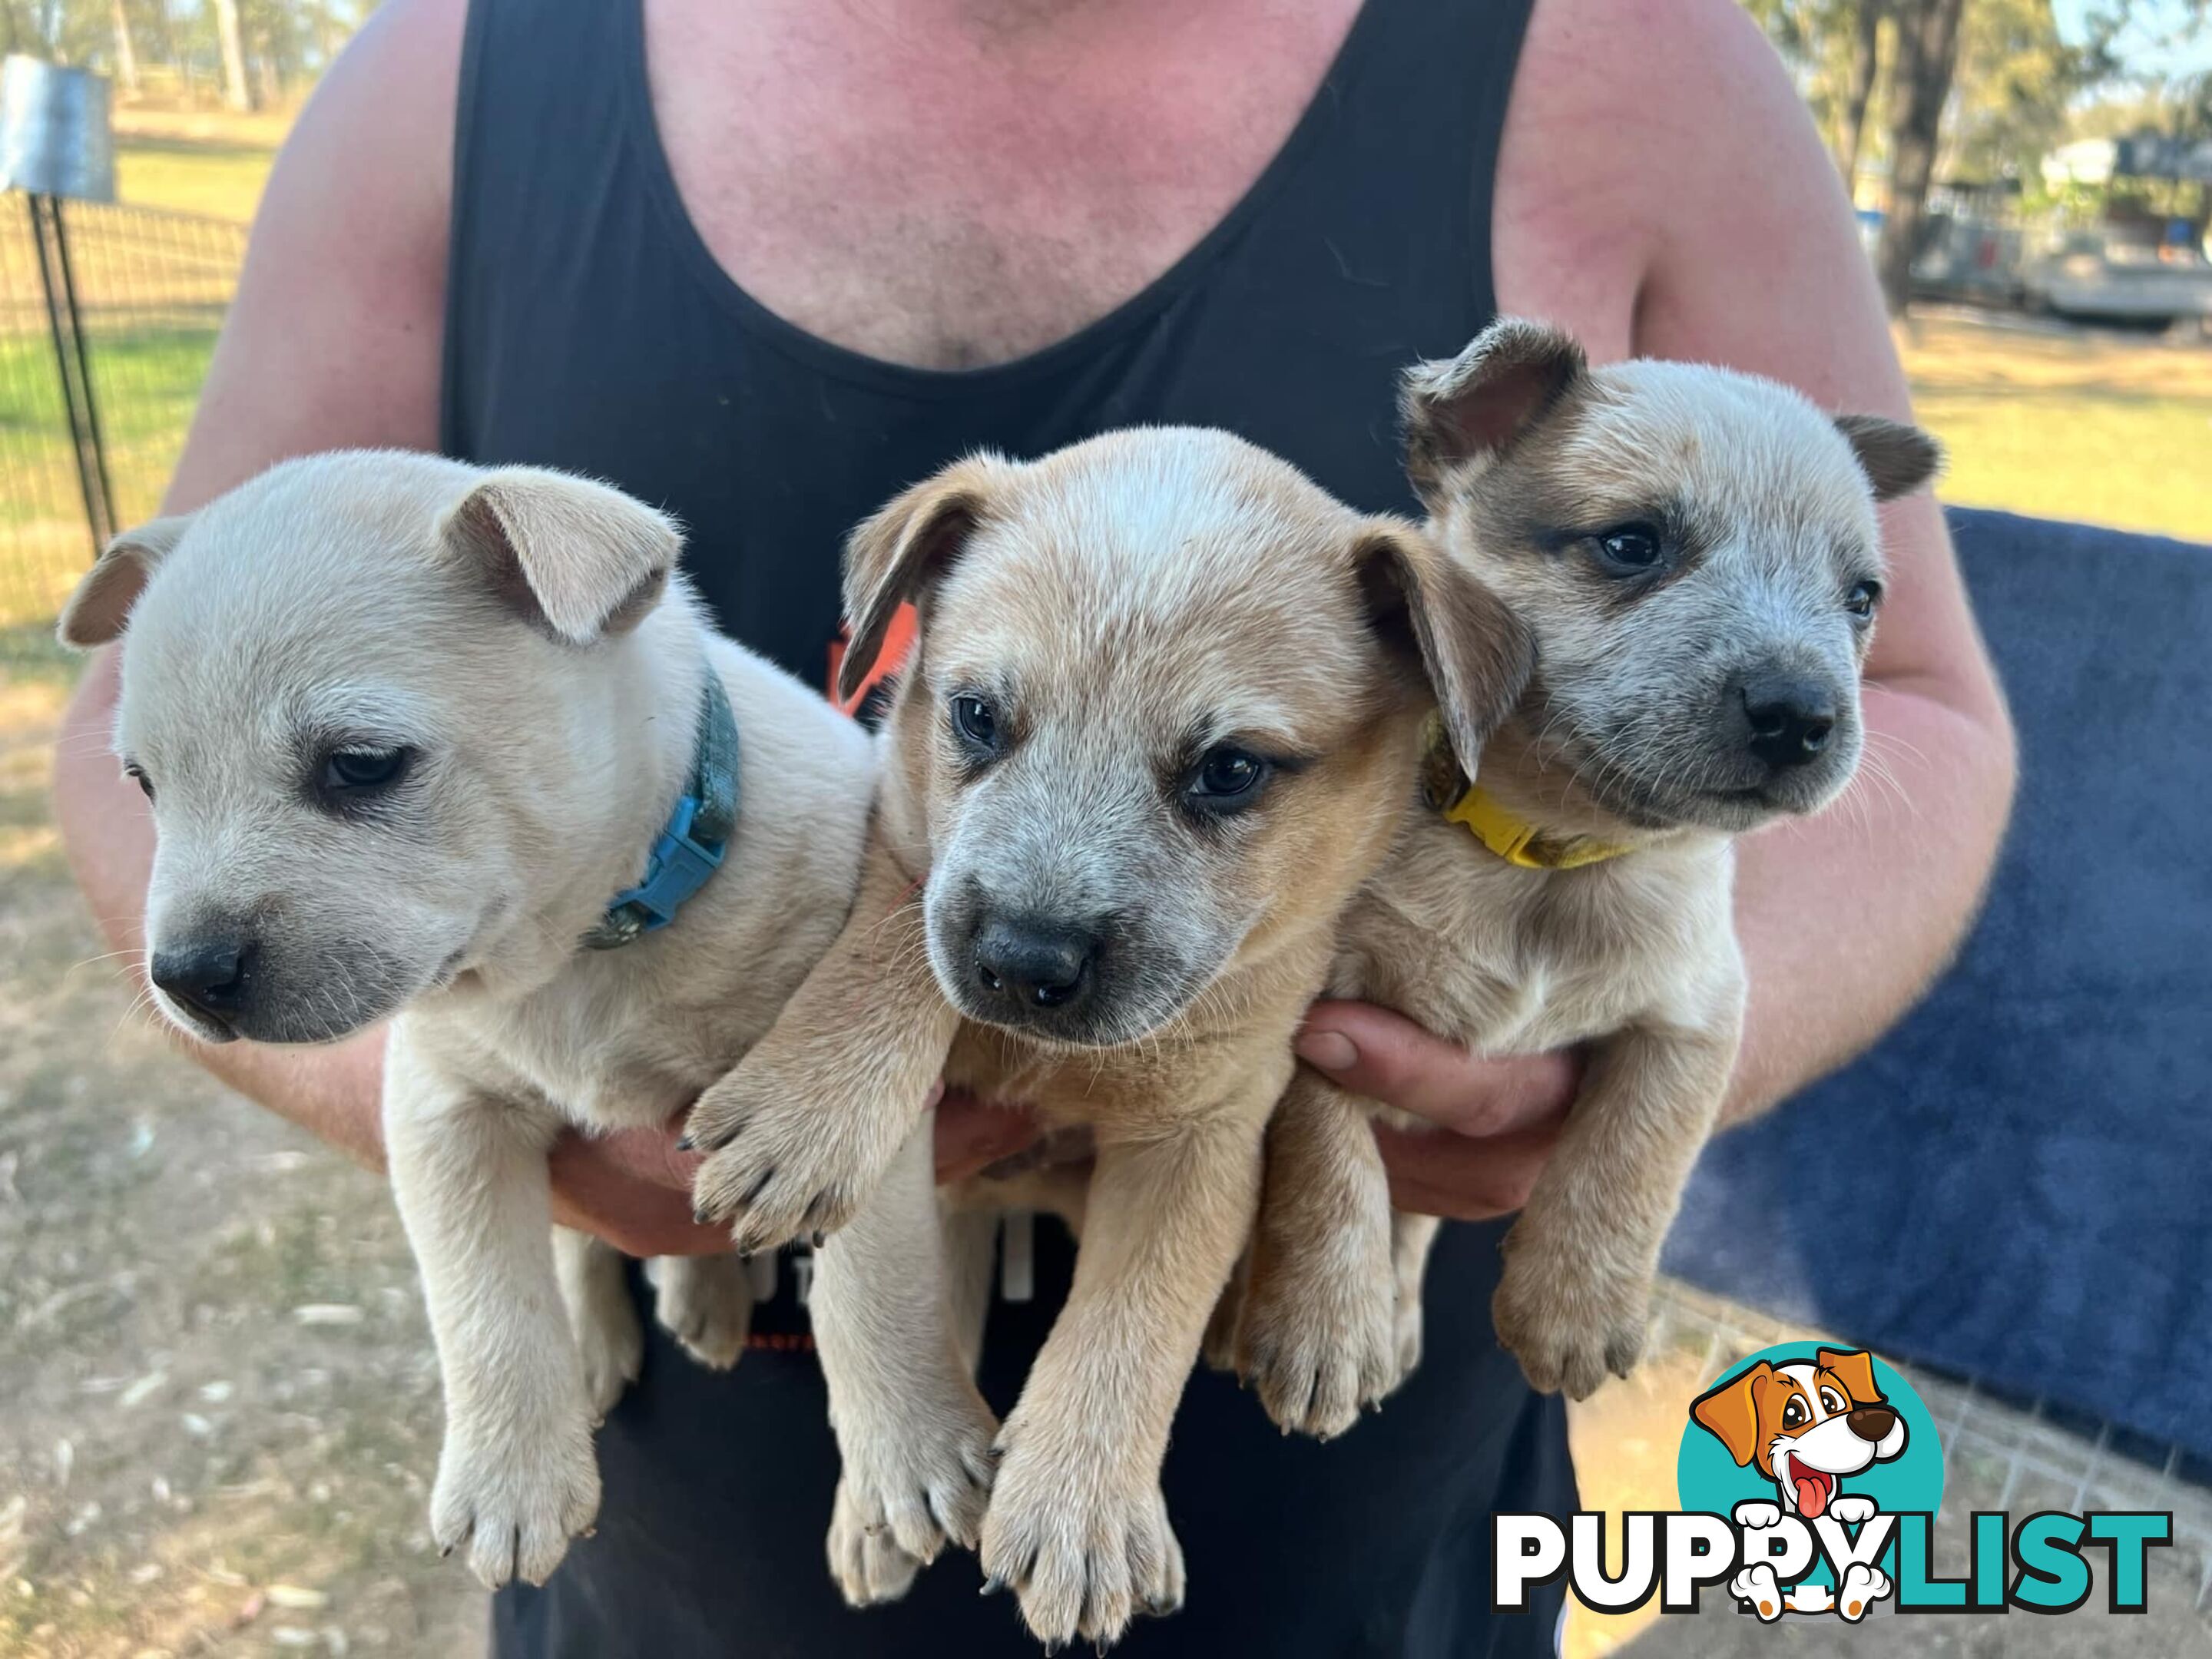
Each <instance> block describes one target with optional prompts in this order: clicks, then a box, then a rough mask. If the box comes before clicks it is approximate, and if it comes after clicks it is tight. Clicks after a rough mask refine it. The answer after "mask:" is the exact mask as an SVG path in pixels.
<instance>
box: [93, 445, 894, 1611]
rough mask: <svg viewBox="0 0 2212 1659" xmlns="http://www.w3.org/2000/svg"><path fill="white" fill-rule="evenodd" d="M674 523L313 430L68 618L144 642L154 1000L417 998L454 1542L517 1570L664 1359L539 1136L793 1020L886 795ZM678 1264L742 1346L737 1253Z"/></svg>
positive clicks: (297, 1030) (142, 747) (213, 1033)
mask: <svg viewBox="0 0 2212 1659" xmlns="http://www.w3.org/2000/svg"><path fill="white" fill-rule="evenodd" d="M679 546H680V544H679V539H678V533H677V531H676V529H675V527H674V526H672V525H671V524H670V523H669V521H668V520H665V518H663V517H662V516H661V515H660V514H659V513H655V512H653V511H652V510H651V509H649V508H647V507H643V506H641V505H640V504H639V503H637V502H635V501H631V500H630V499H629V498H628V497H626V496H624V495H620V494H618V493H617V491H615V490H612V489H607V488H605V486H603V485H599V484H596V483H587V482H586V481H584V480H582V479H579V478H574V477H566V476H563V475H562V474H559V473H555V472H546V471H536V470H533V469H529V468H522V467H506V468H500V469H496V470H493V471H485V470H483V469H480V468H475V467H469V466H464V465H459V464H457V463H454V462H451V461H447V460H441V459H435V458H434V457H430V456H424V455H410V454H403V453H340V454H331V455H322V456H315V457H311V458H309V459H304V460H297V461H292V462H289V463H287V464H285V465H282V466H279V467H276V469H274V470H273V471H269V472H267V473H264V475H262V476H261V477H258V478H257V479H255V480H254V481H252V483H248V484H246V485H244V486H242V487H241V488H240V489H236V490H234V491H233V492H231V493H230V494H229V495H225V496H223V497H222V498H221V499H220V500H218V501H214V502H212V503H210V505H209V506H208V507H205V508H204V509H202V510H201V511H200V512H198V513H194V514H192V515H191V517H189V518H179V519H167V520H157V521H155V523H153V524H149V525H148V526H144V527H143V528H141V529H139V530H136V531H133V532H130V533H128V534H126V535H124V536H122V537H120V538H118V539H117V541H116V542H115V544H114V545H113V546H112V547H111V548H109V549H108V550H107V552H106V555H105V556H103V557H102V558H101V559H100V562H99V563H98V565H97V566H95V567H94V569H93V570H92V572H91V573H90V574H88V576H87V577H86V578H85V580H84V581H83V583H82V586H80V587H79V588H78V590H77V592H76V595H75V596H74V598H72V599H71V600H70V604H69V606H68V608H67V610H66V611H65V612H64V615H63V617H62V622H61V633H62V636H63V638H64V640H66V641H69V642H70V643H72V644H76V645H80V646H88V645H94V644H97V643H100V642H101V641H107V640H111V639H114V638H116V637H117V636H118V635H123V639H124V644H123V690H122V702H121V708H120V711H119V713H118V718H117V721H116V727H115V744H116V749H117V752H118V755H119V756H120V757H121V758H122V761H123V764H124V766H125V769H126V770H127V771H128V772H129V773H130V774H131V775H132V776H133V777H135V778H137V780H138V781H139V782H140V784H141V785H142V786H143V787H144V789H145V791H146V793H147V794H148V795H149V797H150V798H151V799H152V800H153V803H154V817H155V826H156V829H157V830H158V833H159V847H158V851H157V853H156V854H155V863H154V872H153V878H152V883H151V885H150V886H149V890H148V892H147V898H146V945H147V956H148V967H149V974H150V975H151V977H152V980H153V981H154V986H155V1001H156V1002H157V1004H158V1005H159V1006H160V1007H161V1010H162V1012H164V1013H166V1014H167V1016H168V1017H169V1018H171V1019H172V1020H173V1021H174V1022H175V1023H176V1024H178V1025H179V1026H180V1027H181V1028H182V1029H183V1030H185V1031H187V1032H189V1033H191V1035H192V1036H196V1037H197V1038H199V1039H200V1040H202V1041H204V1042H231V1041H233V1040H234V1039H238V1038H245V1039H247V1040H250V1041H253V1042H283V1043H294V1042H328V1041H331V1040H332V1039H335V1038H337V1037H342V1036H346V1035H347V1034H348V1033H349V1032H353V1031H357V1030H361V1029H362V1027H364V1026H367V1025H369V1024H374V1023H375V1022H377V1021H380V1020H385V1019H391V1020H392V1021H393V1024H392V1035H391V1040H390V1042H389V1045H388V1047H387V1048H386V1060H385V1101H384V1121H385V1139H386V1152H387V1155H388V1157H389V1158H390V1162H391V1172H392V1189H393V1192H394V1194H396V1196H397V1197H398V1203H399V1208H400V1212H401V1214H402V1216H403V1218H404V1220H405V1222H406V1225H407V1233H408V1237H409V1240H410V1243H412V1245H413V1246H414V1249H415V1255H416V1263H417V1265H418V1266H419V1267H420V1268H421V1271H422V1284H423V1290H424V1293H425V1296H426V1298H427V1300H428V1307H429V1313H430V1321H431V1326H432V1329H433V1331H434V1332H435V1336H436V1339H437V1346H438V1356H439V1363H440V1366H441V1371H442V1374H443V1379H444V1383H445V1398H446V1411H447V1422H446V1440H445V1446H444V1449H443V1452H442V1454H441V1457H440V1460H439V1468H438V1478H437V1485H436V1489H435V1493H434V1495H433V1498H432V1500H431V1530H432V1533H433V1534H434V1535H435V1538H436V1541H437V1542H438V1543H439V1545H440V1546H441V1547H442V1548H444V1549H447V1550H452V1549H454V1548H456V1547H459V1548H464V1549H465V1551H466V1553H467V1556H468V1559H469V1562H470V1565H471V1566H472V1567H473V1568H474V1569H475V1571H476V1572H477V1576H478V1577H481V1578H482V1579H483V1581H484V1583H487V1584H491V1585H497V1584H500V1583H504V1582H506V1581H507V1579H508V1578H510V1577H520V1578H524V1579H527V1580H529V1581H531V1582H532V1583H537V1582H539V1581H542V1580H543V1579H544V1577H545V1576H546V1575H547V1574H548V1573H550V1571H552V1570H553V1568H554V1566H555V1565H556V1564H557V1563H558V1562H559V1561H560V1559H561V1558H562V1553H564V1552H565V1551H566V1549H567V1547H568V1540H569V1539H570V1538H571V1537H573V1536H574V1535H575V1534H578V1533H579V1532H580V1531H582V1530H583V1529H584V1528H586V1527H587V1526H588V1525H589V1524H590V1522H591V1521H592V1516H593V1515H594V1513H595V1512H596V1510H597V1509H598V1507H599V1474H598V1469H597V1467H596V1463H595V1461H594V1458H593V1455H592V1424H593V1423H594V1421H595V1420H596V1419H598V1418H599V1417H600V1416H602V1415H603V1414H604V1413H605V1411H606V1409H607V1408H608V1407H609V1406H610V1405H611V1404H612V1402H613V1401H614V1399H615V1398H616V1397H617V1395H619V1393H620V1392H621V1389H622V1386H623V1382H624V1380H625V1379H626V1378H628V1377H632V1376H635V1375H636V1370H637V1365H638V1360H639V1355H640V1352H641V1333H640V1331H639V1329H638V1327H637V1321H636V1316H635V1313H634V1311H633V1310H632V1308H631V1306H630V1304H629V1298H628V1297H627V1295H626V1293H625V1291H624V1287H623V1265H622V1261H621V1259H620V1257H619V1256H617V1255H616V1253H615V1252H614V1251H613V1250H612V1249H611V1248H610V1247H608V1246H607V1245H605V1244H604V1243H599V1242H598V1241H596V1240H593V1239H590V1238H587V1237H584V1236H583V1235H581V1234H578V1233H573V1232H569V1231H566V1230H552V1229H550V1213H549V1199H548V1189H547V1176H546V1163H545V1160H546V1152H547V1150H548V1148H549V1147H550V1145H551V1144H552V1142H553V1139H554V1138H555V1137H556V1135H558V1134H559V1133H561V1132H562V1130H563V1129H565V1128H571V1127H574V1128H580V1129H582V1130H584V1131H585V1132H586V1133H594V1132H602V1131H606V1130H611V1129H617V1128H622V1127H631V1126H642V1125H659V1124H661V1123H664V1122H665V1121H667V1120H668V1118H669V1116H670V1115H671V1114H672V1113H674V1112H676V1111H678V1110H679V1109H682V1108H683V1107H684V1105H685V1104H686V1103H689V1102H690V1101H691V1100H692V1099H694V1098H695V1097H696V1096H697V1095H698V1094H699V1092H700V1091H701V1090H702V1089H704V1088H705V1087H707V1086H708V1085H710V1084H712V1083H713V1082H714V1080H715V1079H717V1078H719V1077H720V1076H721V1075H722V1074H723V1073H725V1072H726V1071H727V1070H728V1069H729V1068H730V1067H731V1066H732V1065H733V1064H734V1063H735V1062H736V1061H737V1060H738V1058H739V1056H741V1055H742V1054H744V1052H745V1050H746V1049H747V1048H748V1047H750V1045H751V1043H752V1042H753V1041H754V1040H755V1039H756V1038H757V1037H758V1036H760V1035H761V1034H762V1033H763V1031H765V1030H767V1029H768V1027H769V1024H770V1022H771V1021H772V1020H773V1018H774V1017H775V1012H776V1010H777V1009H778V1008H779V1007H780V1006H781V1005H782V1003H783V1001H784V1000H785V998H786V997H787V996H788V995H789V994H790V993H791V992H792V990H793V988H794V987H797V986H798V984H799V981H801V979H803V978H804V977H805V974H806V971H807V969H809V968H810V967H811V965H812V964H813V963H814V960H815V958H816V957H818V956H819V955H820V954H821V953H822V951H823V949H824V948H825V947H826V946H827V945H829V942H830V941H831V939H834V938H835V937H836V933H837V931H838V928H839V927H841V926H842V923H843V921H844V918H845V914H846V910H847V908H848V906H849V904H850V902H851V896H852V891H853V884H854V879H855V875H856V872H857V870H858V867H859V861H860V850H861V846H862V842H863V839H864V836H865V831H866V822H867V817H868V811H869V802H870V799H871V796H872V790H873V783H874V765H873V754H872V745H871V743H870V741H869V739H868V738H866V736H865V735H864V734H863V733H862V732H860V729H859V728H858V727H856V726H854V725H853V724H852V723H851V722H850V721H848V720H845V719H844V718H843V717H842V715H839V714H836V712H834V711H833V710H832V709H831V708H829V706H828V705H827V704H826V703H824V702H823V701H822V700H821V699H820V698H819V697H817V696H814V695H812V694H811V693H810V692H809V691H808V690H806V689H805V687H804V686H802V685H800V684H799V683H798V682H797V681H795V680H793V679H792V678H790V677H788V676H787V675H785V674H783V673H782V672H781V671H778V670H777V669H775V668H774V667H772V666H771V665H769V664H768V663H766V662H764V661H763V660H762V659H759V658H757V657H756V656H753V655H752V654H750V653H748V652H745V651H744V650H741V649H739V648H738V647H736V646H734V645H732V644H731V643H730V642H729V641H726V640H722V639H720V638H717V637H716V636H715V635H714V634H713V633H712V632H711V631H710V630H709V629H708V626H707V623H706V621H705V619H704V617H703V615H702V611H701V609H700V606H699V605H698V604H697V602H696V600H695V599H693V597H692V595H691V593H690V589H689V588H688V587H687V586H686V585H685V584H684V580H683V578H682V577H681V576H680V575H678V574H676V572H675V566H676V560H677V555H678V550H679ZM126 622H127V623H128V632H127V634H125V624H126ZM679 818H680V820H681V821H680V822H678V821H675V820H677V819H679ZM718 862H719V868H717V867H716V866H717V863H718ZM702 883H703V884H702ZM695 889H696V890H695ZM618 896H619V898H618ZM611 901H613V902H611ZM679 905H680V907H681V913H680V915H676V916H675V918H674V920H673V923H672V925H666V926H664V925H662V922H663V920H664V918H665V917H666V916H667V915H669V913H670V912H671V911H672V910H674V909H675V908H677V907H678V906H679ZM654 1277H655V1280H656V1283H657V1286H658V1291H659V1316H660V1318H661V1319H662V1321H663V1322H665V1323H666V1324H667V1325H669V1327H670V1328H671V1329H672V1330H674V1331H675V1332H677V1333H678V1334H679V1335H681V1336H683V1337H684V1339H685V1340H686V1341H687V1343H688V1345H689V1346H690V1347H691V1348H692V1350H693V1352H695V1353H696V1354H697V1355H698V1356H699V1357H700V1358H702V1359H705V1360H707V1361H708V1363H711V1364H730V1363H731V1362H732V1361H733V1360H734V1359H735V1358H736V1357H737V1354H738V1349H739V1348H740V1347H741V1346H742V1345H743V1342H744V1334H745V1328H746V1325H747V1322H748V1321H749V1319H750V1306H751V1304H750V1296H749V1293H748V1291H747V1288H746V1283H745V1277H744V1269H743V1266H742V1264H741V1263H739V1262H738V1261H737V1259H736V1258H735V1256H734V1255H731V1256H721V1257H700V1258H694V1259H689V1260H684V1261H664V1262H660V1263H657V1264H655V1273H654ZM564 1296H565V1298H566V1303H567V1307H568V1313H567V1316H565V1317H564V1315H563V1311H562V1309H563V1300H564ZM572 1321H573V1322H574V1334H573V1335H572V1334H571V1322H572Z"/></svg>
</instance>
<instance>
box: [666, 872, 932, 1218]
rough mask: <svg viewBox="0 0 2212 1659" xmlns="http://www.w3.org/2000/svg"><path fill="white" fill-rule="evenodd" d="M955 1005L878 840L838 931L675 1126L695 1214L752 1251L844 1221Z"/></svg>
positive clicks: (911, 1112)
mask: <svg viewBox="0 0 2212 1659" xmlns="http://www.w3.org/2000/svg"><path fill="white" fill-rule="evenodd" d="M958 1025H959V1016H958V1015H957V1014H956V1013H955V1012H953V1010H952V1008H951V1005H949V1004H948V1003H947V1002H946V1001H945V997H944V994H943V993H942V992H940V991H939V989H938V987H937V981H936V980H935V979H934V978H933V976H932V975H931V974H930V971H929V951H928V943H927V935H926V932H925V926H924V922H923V919H922V907H921V890H920V888H919V886H918V885H917V884H915V882H914V881H913V880H912V879H911V878H909V877H908V876H907V875H906V873H905V872H903V871H902V870H901V869H900V868H899V866H897V864H896V862H894V861H893V860H892V859H891V857H890V854H889V852H888V851H887V850H886V849H885V848H884V846H883V844H882V843H881V842H880V841H878V842H875V843H874V844H872V846H871V848H870V849H869V854H868V860H867V864H866V868H865V870H864V872H863V874H862V878H861V882H860V896H859V897H858V898H857V899H856V900H855V901H854V906H853V914H852V915H851V917H850V918H849V919H848V921H846V923H845V927H844V931H843V932H842V933H840V934H839V935H838V936H837V939H836V943H834V944H833V945H830V947H829V953H828V954H827V955H825V956H824V957H823V958H822V960H821V961H820V962H818V963H816V964H815V967H814V970H813V971H812V972H811V974H809V975H807V976H806V981H805V983H804V984H803V985H801V986H800V987H799V991H798V994H796V995H794V996H793V998H792V1000H790V1002H789V1003H787V1004H786V1005H785V1007H784V1010H783V1012H782V1013H781V1015H780V1016H778V1017H777V1019H776V1022H775V1025H774V1026H773V1027H772V1028H771V1029H770V1030H769V1033H768V1035H767V1036H764V1037H763V1038H762V1039H761V1040H760V1042H758V1043H757V1044H756V1045H755V1046H754V1048H753V1050H752V1052H751V1053H750V1054H747V1055H746V1056H745V1057H744V1060H741V1061H739V1062H738V1066H736V1068H735V1069H734V1070H732V1072H731V1073H729V1074H728V1075H727V1076H726V1077H724V1078H723V1079H720V1081H719V1082H717V1083H716V1084H715V1085H714V1086H713V1087H712V1088H710V1089H708V1091H707V1092H706V1093H705V1094H703V1095H702V1096H701V1097H699V1102H698V1104H697V1105H696V1106H694V1107H693V1108H692V1109H691V1115H690V1120H689V1121H687V1122H686V1124H685V1125H684V1133H685V1135H686V1137H687V1139H690V1142H691V1144H692V1145H693V1146H697V1147H700V1148H702V1149H703V1150H704V1151H705V1152H707V1153H708V1158H707V1159H706V1161H705V1162H704V1163H703V1164H701V1165H700V1167H699V1173H698V1176H696V1179H695V1180H694V1182H692V1188H691V1194H692V1201H693V1203H694V1204H695V1206H696V1208H697V1210H698V1213H699V1218H700V1219H701V1220H702V1221H727V1222H729V1223H730V1231H731V1237H732V1240H733V1241H734V1243H736V1246H737V1248H738V1250H739V1251H741V1252H744V1253H745V1254H748V1255H750V1253H752V1252H754V1251H757V1250H764V1249H772V1248H774V1247H775V1246H776V1245H779V1244H784V1243H789V1242H790V1241H791V1240H793V1239H794V1238H801V1237H807V1236H809V1235H811V1234H817V1233H829V1232H834V1231H836V1230H837V1229H838V1228H840V1227H842V1226H843V1225H845V1223H846V1222H847V1221H848V1219H850V1218H851V1217H852V1214H853V1212H854V1209H855V1208H856V1207H857V1206H859V1205H860V1202H861V1200H864V1199H866V1197H867V1195H868V1194H869V1193H870V1192H871V1191H872V1190H873V1189H874V1188H875V1185H876V1182H878V1180H880V1179H881V1178H882V1176H883V1174H884V1170H885V1169H886V1168H888V1167H889V1165H890V1162H891V1159H892V1158H894V1157H895V1156H896V1154H897V1152H898V1149H899V1147H900V1146H901V1145H902V1143H903V1142H904V1141H905V1139H907V1134H908V1131H909V1130H910V1129H912V1128H913V1127H914V1124H915V1118H916V1116H917V1115H919V1114H920V1113H921V1109H922V1105H923V1103H924V1102H926V1101H927V1099H928V1098H929V1091H930V1089H931V1087H932V1086H933V1085H934V1084H935V1083H936V1081H937V1079H938V1077H939V1073H941V1072H942V1070H943V1069H944V1065H945V1051H946V1050H947V1049H949V1048H951V1046H952V1035H953V1032H954V1031H955V1030H957V1028H958Z"/></svg>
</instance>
